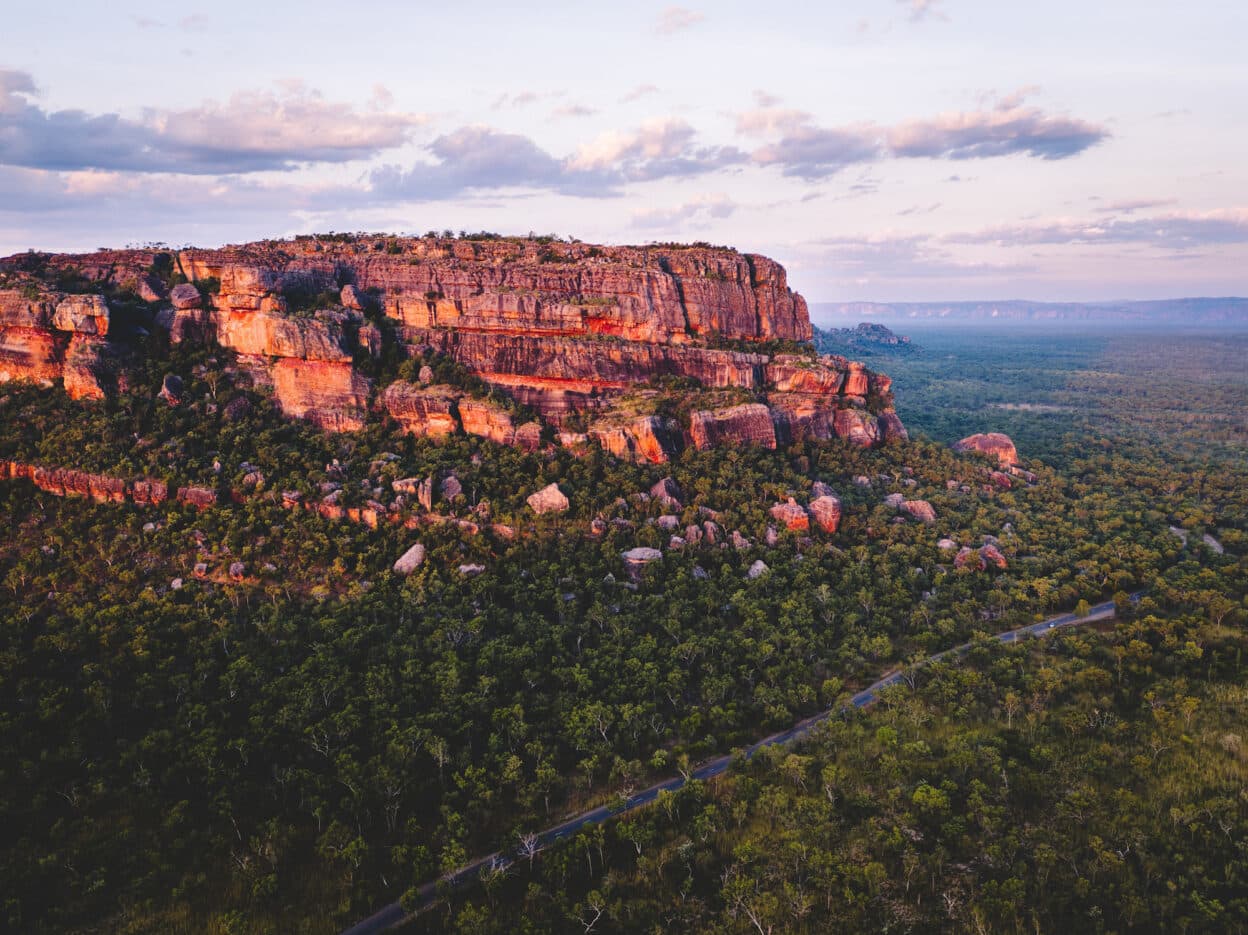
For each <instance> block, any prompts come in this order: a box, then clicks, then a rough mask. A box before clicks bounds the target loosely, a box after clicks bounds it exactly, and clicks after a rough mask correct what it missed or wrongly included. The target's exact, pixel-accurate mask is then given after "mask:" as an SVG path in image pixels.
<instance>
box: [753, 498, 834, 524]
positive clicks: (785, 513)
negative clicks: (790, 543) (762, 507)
mask: <svg viewBox="0 0 1248 935" xmlns="http://www.w3.org/2000/svg"><path fill="white" fill-rule="evenodd" d="M768 513H769V515H770V516H771V518H772V519H774V520H775V521H776V522H778V523H781V524H783V525H784V527H785V529H788V530H790V531H791V532H805V531H806V530H808V529H810V514H809V513H807V512H806V508H805V507H803V506H802V505H801V504H800V503H798V502H797V501H796V500H794V499H793V498H792V497H789V499H788V502H787V503H777V504H775V505H774V506H773V507H772V508H771V509H770V510H769V511H768ZM837 519H838V520H839V519H840V517H839V515H838V517H837Z"/></svg>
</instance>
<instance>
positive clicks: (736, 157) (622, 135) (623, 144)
mask: <svg viewBox="0 0 1248 935" xmlns="http://www.w3.org/2000/svg"><path fill="white" fill-rule="evenodd" d="M696 135H697V133H696V131H695V130H694V128H693V127H692V126H691V125H690V124H689V123H688V122H687V121H685V120H681V119H678V118H672V117H669V118H665V119H659V120H651V121H648V122H646V123H644V124H642V125H641V126H640V127H638V128H637V129H635V130H630V131H618V130H612V131H608V132H607V133H604V134H602V135H601V136H599V137H598V138H597V139H594V140H591V141H590V142H588V143H586V144H583V145H582V146H581V147H579V148H578V149H577V151H576V152H575V153H574V154H573V155H572V157H571V158H570V159H569V160H568V163H567V165H568V169H569V170H570V171H572V172H615V173H619V174H620V176H621V177H622V179H624V180H627V181H634V182H637V181H649V180H652V179H657V178H672V177H681V176H690V175H700V174H702V173H704V172H713V171H715V170H717V169H722V168H725V167H727V166H732V165H738V164H740V163H742V162H744V161H745V160H746V158H747V157H746V154H745V153H743V152H742V151H741V150H739V149H736V148H735V147H731V146H712V147H695V146H694V139H695V137H696Z"/></svg>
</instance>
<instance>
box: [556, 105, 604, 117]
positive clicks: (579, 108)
mask: <svg viewBox="0 0 1248 935" xmlns="http://www.w3.org/2000/svg"><path fill="white" fill-rule="evenodd" d="M596 113H598V108H597V107H589V106H587V105H585V104H566V105H564V106H563V107H556V108H555V109H554V110H552V111H551V112H550V116H551V117H552V118H554V119H556V120H560V119H564V118H569V117H592V116H593V115H594V114H596Z"/></svg>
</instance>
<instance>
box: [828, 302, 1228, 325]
mask: <svg viewBox="0 0 1248 935" xmlns="http://www.w3.org/2000/svg"><path fill="white" fill-rule="evenodd" d="M813 309H814V313H815V318H816V319H817V320H819V321H824V322H827V323H828V324H829V325H840V324H841V323H842V322H845V321H846V320H848V319H852V320H855V321H856V320H861V319H864V318H874V319H884V320H886V321H897V320H901V319H909V320H924V319H931V320H934V321H937V320H943V321H950V322H961V321H965V322H977V321H984V322H989V321H1034V322H1044V321H1087V322H1098V321H1099V322H1121V323H1124V324H1126V323H1135V324H1150V323H1151V324H1165V325H1219V324H1231V325H1248V299H1243V298H1236V297H1233V296H1232V297H1227V298H1190V299H1156V300H1150V301H1141V302H1028V301H1024V300H1021V299H1007V300H1002V301H997V302H842V303H836V302H817V303H815V304H814V305H813Z"/></svg>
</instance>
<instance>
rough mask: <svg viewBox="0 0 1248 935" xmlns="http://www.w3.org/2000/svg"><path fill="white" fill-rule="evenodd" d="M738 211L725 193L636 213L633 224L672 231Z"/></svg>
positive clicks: (702, 196)
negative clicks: (694, 221) (692, 222)
mask: <svg viewBox="0 0 1248 935" xmlns="http://www.w3.org/2000/svg"><path fill="white" fill-rule="evenodd" d="M736 210H737V204H736V202H734V201H733V200H732V199H731V198H729V197H728V196H727V195H726V194H724V193H723V192H716V193H714V194H709V195H701V196H699V197H697V198H694V199H693V200H692V201H686V202H685V203H683V204H679V205H673V206H670V207H656V208H646V209H643V210H640V211H635V212H633V219H632V223H633V226H634V227H644V228H665V229H671V228H677V227H680V226H681V225H683V224H684V223H686V222H688V221H692V220H705V219H707V218H726V217H730V216H731V215H732V214H733V212H735V211H736Z"/></svg>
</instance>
